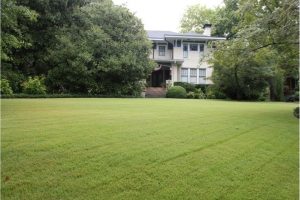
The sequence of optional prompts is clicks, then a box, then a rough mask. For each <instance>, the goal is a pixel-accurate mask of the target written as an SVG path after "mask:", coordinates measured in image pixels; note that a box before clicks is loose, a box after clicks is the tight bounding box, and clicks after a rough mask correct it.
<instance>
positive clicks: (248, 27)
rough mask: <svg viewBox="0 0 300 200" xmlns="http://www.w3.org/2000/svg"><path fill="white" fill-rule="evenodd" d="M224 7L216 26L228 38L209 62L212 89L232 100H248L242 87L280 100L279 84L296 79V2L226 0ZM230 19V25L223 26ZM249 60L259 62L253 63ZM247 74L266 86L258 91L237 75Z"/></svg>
mask: <svg viewBox="0 0 300 200" xmlns="http://www.w3.org/2000/svg"><path fill="white" fill-rule="evenodd" d="M225 5H226V7H225V8H223V9H222V12H221V13H219V14H222V16H223V18H222V19H221V18H218V19H219V22H217V24H216V26H217V27H219V31H222V30H223V31H224V33H227V34H228V35H227V36H228V40H227V41H225V42H221V43H220V44H219V45H218V50H217V51H216V53H215V54H214V58H213V60H212V63H213V66H214V69H215V70H214V74H213V80H214V82H215V83H216V86H218V87H219V89H220V90H221V91H223V92H225V93H226V94H227V95H228V96H230V97H231V98H236V99H249V98H250V97H249V96H247V95H246V96H245V95H244V94H243V93H248V92H247V90H246V88H245V87H243V85H248V86H249V88H252V89H251V93H257V92H261V93H263V92H264V91H265V88H267V86H268V87H269V88H270V90H271V91H270V92H271V98H272V99H274V100H280V98H281V97H282V95H281V94H280V93H282V92H283V87H282V86H280V87H279V86H278V84H279V83H283V80H284V77H291V76H292V77H294V78H296V79H298V62H299V58H298V54H299V50H298V47H299V40H298V37H299V30H298V26H299V25H298V23H299V20H298V15H299V7H298V1H296V0H286V1H279V0H274V1H266V0H260V1H258V0H257V1H251V2H249V1H244V0H239V1H237V0H227V1H225ZM231 19H234V21H233V22H234V23H230V24H229V25H227V26H224V24H227V23H226V22H230V20H231ZM230 58H235V59H233V60H231V59H230ZM253 58H259V60H257V59H255V60H254V61H255V62H254V63H253ZM227 60H231V61H228V62H227ZM220 63H222V64H223V65H222V67H221V66H220ZM257 67H259V68H257ZM268 68H270V69H272V70H267V71H269V72H268V76H265V71H266V69H268ZM232 69H234V70H236V71H232ZM255 69H257V71H255ZM249 70H251V71H252V72H253V73H248V74H247V76H249V77H257V78H259V79H260V80H263V81H264V82H267V83H268V85H265V87H258V86H257V85H256V83H257V82H256V81H250V82H247V81H246V79H244V77H243V76H242V74H241V72H243V71H245V72H247V71H249ZM235 72H237V73H235ZM239 72H240V73H239ZM280 77H281V78H280ZM232 85H234V88H233V87H232ZM276 85H277V86H276ZM279 90H281V91H279Z"/></svg>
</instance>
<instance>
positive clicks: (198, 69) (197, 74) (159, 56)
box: [147, 24, 225, 87]
mask: <svg viewBox="0 0 300 200" xmlns="http://www.w3.org/2000/svg"><path fill="white" fill-rule="evenodd" d="M147 33H148V38H149V40H151V41H152V44H153V48H152V51H151V54H150V55H149V57H150V58H151V59H153V60H154V61H155V62H156V63H157V67H156V68H155V70H154V71H153V72H152V73H151V75H150V76H149V78H148V80H147V83H148V86H150V87H164V86H166V84H173V83H174V82H187V83H193V84H202V85H209V84H212V81H211V80H210V77H211V75H212V70H213V69H212V68H211V67H210V66H209V64H208V59H209V57H210V55H211V52H212V51H213V49H214V41H217V40H225V38H223V37H212V36H211V25H210V24H206V25H205V26H204V33H203V34H197V33H176V32H171V31H147Z"/></svg>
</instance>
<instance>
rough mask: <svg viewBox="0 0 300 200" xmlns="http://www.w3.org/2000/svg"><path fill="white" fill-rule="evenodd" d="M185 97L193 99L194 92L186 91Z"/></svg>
mask: <svg viewBox="0 0 300 200" xmlns="http://www.w3.org/2000/svg"><path fill="white" fill-rule="evenodd" d="M186 98H188V99H194V98H195V93H194V92H189V93H187V95H186Z"/></svg>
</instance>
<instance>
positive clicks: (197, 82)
mask: <svg viewBox="0 0 300 200" xmlns="http://www.w3.org/2000/svg"><path fill="white" fill-rule="evenodd" d="M197 84H199V68H197Z"/></svg>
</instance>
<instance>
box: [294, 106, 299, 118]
mask: <svg viewBox="0 0 300 200" xmlns="http://www.w3.org/2000/svg"><path fill="white" fill-rule="evenodd" d="M294 116H295V117H297V118H299V107H296V108H295V109H294Z"/></svg>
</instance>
